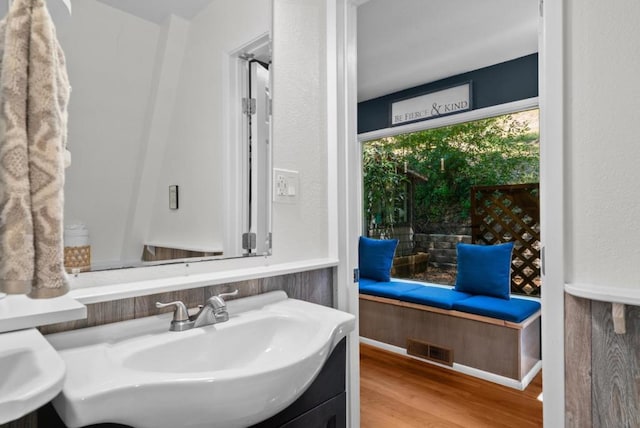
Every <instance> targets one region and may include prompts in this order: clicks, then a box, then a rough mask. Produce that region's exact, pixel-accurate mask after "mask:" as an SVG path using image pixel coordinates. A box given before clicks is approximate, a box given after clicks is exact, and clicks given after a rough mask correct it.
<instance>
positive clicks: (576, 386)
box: [564, 294, 592, 428]
mask: <svg viewBox="0 0 640 428" xmlns="http://www.w3.org/2000/svg"><path fill="white" fill-rule="evenodd" d="M564 311H565V319H564V325H565V331H564V337H565V346H564V351H565V366H564V376H565V409H566V411H565V426H566V428H591V427H592V424H591V301H590V300H587V299H580V298H578V297H574V296H571V295H569V294H566V295H565V300H564Z"/></svg>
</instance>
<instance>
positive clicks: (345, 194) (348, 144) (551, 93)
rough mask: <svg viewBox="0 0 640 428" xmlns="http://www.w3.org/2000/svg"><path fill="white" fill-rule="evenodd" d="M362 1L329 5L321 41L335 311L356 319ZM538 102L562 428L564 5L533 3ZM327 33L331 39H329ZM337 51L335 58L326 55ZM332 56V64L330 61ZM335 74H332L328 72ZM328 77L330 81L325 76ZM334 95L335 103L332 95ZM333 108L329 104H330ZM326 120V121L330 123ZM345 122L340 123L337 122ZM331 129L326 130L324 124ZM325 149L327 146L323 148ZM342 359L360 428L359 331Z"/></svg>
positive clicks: (549, 305) (548, 314)
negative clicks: (331, 136) (331, 176)
mask: <svg viewBox="0 0 640 428" xmlns="http://www.w3.org/2000/svg"><path fill="white" fill-rule="evenodd" d="M366 1H367V0H330V1H328V2H327V3H328V5H329V6H328V7H327V12H328V13H327V18H328V22H327V24H328V26H327V28H329V29H330V28H332V27H331V25H335V27H334V28H335V29H336V31H335V39H333V38H332V37H328V40H327V41H328V42H329V43H328V45H327V47H328V48H327V54H328V55H327V58H328V61H327V62H328V67H329V68H328V71H329V72H335V71H337V82H334V83H335V86H332V85H328V93H329V95H328V96H329V101H330V102H329V103H328V107H337V109H336V110H333V111H334V113H333V114H335V112H337V116H338V119H336V123H334V125H335V126H336V129H337V135H336V140H335V143H336V145H335V151H331V150H330V153H329V155H330V157H331V156H333V159H331V158H330V164H331V161H332V160H335V161H336V164H335V165H336V166H337V175H336V180H335V182H334V181H330V183H329V190H330V191H331V190H335V191H336V192H337V193H338V199H337V201H336V202H337V210H336V212H337V218H336V227H337V230H338V231H339V234H338V236H339V237H341V239H338V238H336V239H333V240H332V241H330V242H332V245H331V248H332V249H334V251H335V254H336V255H338V258H339V260H340V263H339V266H338V268H337V269H336V277H335V280H336V285H337V295H336V302H337V306H338V307H339V308H340V309H342V310H346V311H348V312H350V313H352V314H354V315H355V316H356V317H357V316H358V293H357V285H354V283H353V278H352V272H353V269H355V268H356V267H357V261H358V258H357V249H358V240H357V237H358V234H359V232H360V230H361V226H360V224H361V219H360V217H361V216H360V211H361V205H362V202H361V188H360V187H361V186H360V175H361V159H360V153H359V147H360V144H359V142H358V137H357V131H356V129H357V94H356V88H357V76H356V70H357V54H356V53H357V37H356V36H357V7H358V6H360V5H361V4H364V3H366ZM539 28H540V32H539V45H538V46H539V49H538V50H539V52H538V56H539V69H538V75H539V97H538V103H539V108H540V214H541V235H542V236H541V237H542V242H543V245H544V247H543V248H544V251H543V261H542V263H543V272H542V278H543V282H544V292H543V293H542V353H543V355H544V360H543V367H544V369H543V383H544V400H543V421H544V424H545V425H546V426H549V427H558V428H562V427H564V424H565V421H564V413H565V412H564V408H565V404H564V402H565V400H564V283H565V262H564V260H565V247H564V245H565V244H564V193H565V192H564V175H565V173H564V136H565V135H564V134H565V130H564V123H563V122H564V74H563V73H564V59H563V54H564V46H563V43H564V37H563V31H564V2H562V1H555V2H544V3H543V1H542V0H540V27H539ZM328 33H332V31H328ZM331 43H334V45H333V46H336V47H337V48H336V50H335V51H334V50H333V49H332V44H331ZM332 54H335V57H333V59H331V58H330V57H331V56H332ZM332 67H334V68H332ZM329 75H331V73H329ZM330 83H331V82H330ZM332 89H336V90H337V98H336V99H334V98H333V97H335V95H331V94H330V92H331V90H332ZM332 100H333V101H335V104H332V102H331V101H332ZM329 116H331V114H330V115H329ZM343 121H344V122H343ZM330 125H331V124H330ZM330 146H331V147H334V145H332V144H330ZM349 344H350V346H349V348H350V352H349V355H348V365H349V375H348V388H349V410H350V412H349V426H351V427H354V428H355V427H358V426H359V425H360V416H359V412H360V401H359V379H358V378H359V352H358V327H356V331H355V332H354V333H353V334H351V337H350V342H349Z"/></svg>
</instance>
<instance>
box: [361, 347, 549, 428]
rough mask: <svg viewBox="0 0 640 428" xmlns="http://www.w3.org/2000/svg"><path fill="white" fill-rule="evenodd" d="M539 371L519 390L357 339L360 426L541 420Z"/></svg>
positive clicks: (507, 424)
mask: <svg viewBox="0 0 640 428" xmlns="http://www.w3.org/2000/svg"><path fill="white" fill-rule="evenodd" d="M541 392H542V373H538V375H537V376H536V378H535V379H534V380H533V381H532V382H531V384H529V386H528V387H527V389H526V390H525V391H517V390H515V389H512V388H507V387H504V386H500V385H496V384H494V383H491V382H487V381H483V380H480V379H477V378H474V377H471V376H467V375H463V374H460V373H456V372H454V371H452V370H447V369H443V368H440V367H437V366H434V365H432V364H428V363H425V362H422V361H418V360H415V359H412V358H409V357H405V356H402V355H398V354H394V353H391V352H388V351H384V350H381V349H378V348H375V347H372V346H369V345H364V344H361V345H360V405H361V409H360V418H361V427H362V428H414V427H425V428H427V427H428V428H431V427H446V428H450V427H451V428H452V427H463V428H476V427H477V428H481V427H487V428H489V427H490V428H501V427H504V428H513V427H517V428H527V427H541V426H542V402H541V401H539V400H538V399H537V397H538V395H539V394H540V393H541Z"/></svg>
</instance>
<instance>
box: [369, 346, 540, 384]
mask: <svg viewBox="0 0 640 428" xmlns="http://www.w3.org/2000/svg"><path fill="white" fill-rule="evenodd" d="M360 343H364V344H366V345H371V346H375V347H376V348H380V349H384V350H385V351H390V352H393V353H396V354H400V355H404V356H407V357H411V358H413V359H416V360H419V361H423V362H425V363H429V364H433V365H434V366H438V367H442V368H445V369H449V370H453V371H455V372H458V373H463V374H466V375H469V376H473V377H477V378H480V379H483V380H486V381H489V382H493V383H497V384H498V385H502V386H507V387H509V388H513V389H517V390H520V391H523V390H524V389H525V388H526V387H527V386H528V385H529V383H531V381H532V380H533V378H534V377H535V376H536V375H537V374H538V372H539V371H540V369H541V368H542V361H538V362H537V363H536V364H535V365H534V366H533V368H532V369H531V370H529V373H527V374H526V375H525V376H524V377H523V378H522V380H521V381H517V380H515V379H511V378H508V377H505V376H500V375H497V374H494V373H490V372H487V371H484V370H480V369H476V368H473V367H469V366H465V365H462V364H458V363H453V367H451V366H447V365H445V364H440V363H436V362H434V361H429V360H425V359H422V358H418V357H414V356H413V355H409V354H407V350H406V349H405V348H401V347H399V346H395V345H389V344H388V343H384V342H378V341H377V340H373V339H368V338H366V337H362V336H360Z"/></svg>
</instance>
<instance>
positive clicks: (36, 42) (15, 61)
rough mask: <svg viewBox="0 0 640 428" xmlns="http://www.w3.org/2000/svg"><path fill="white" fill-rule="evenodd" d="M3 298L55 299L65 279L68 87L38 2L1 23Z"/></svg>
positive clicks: (17, 7) (27, 1)
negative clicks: (25, 295) (20, 295)
mask: <svg viewBox="0 0 640 428" xmlns="http://www.w3.org/2000/svg"><path fill="white" fill-rule="evenodd" d="M0 61H1V63H0V291H5V292H7V293H29V292H31V296H32V297H56V296H60V295H62V294H64V293H66V292H67V291H68V284H67V277H66V274H65V271H64V266H63V264H64V249H63V240H62V236H63V235H62V234H63V222H62V214H63V205H64V204H63V201H64V198H63V186H64V150H65V145H66V127H67V103H68V99H69V82H68V77H67V72H66V67H65V62H64V54H63V53H62V49H61V48H60V45H59V43H58V41H57V39H56V35H55V29H54V27H53V23H52V21H51V17H50V16H49V12H48V11H47V8H46V6H45V4H44V1H43V0H15V1H14V2H13V5H12V6H11V9H10V11H9V14H8V16H7V17H6V18H5V19H4V20H2V21H0Z"/></svg>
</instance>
